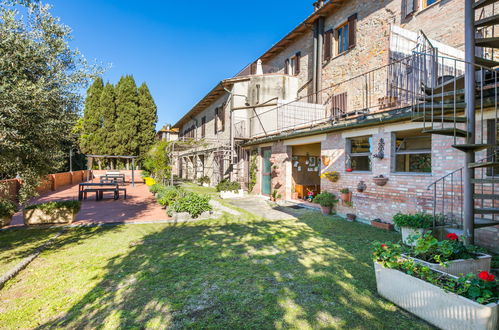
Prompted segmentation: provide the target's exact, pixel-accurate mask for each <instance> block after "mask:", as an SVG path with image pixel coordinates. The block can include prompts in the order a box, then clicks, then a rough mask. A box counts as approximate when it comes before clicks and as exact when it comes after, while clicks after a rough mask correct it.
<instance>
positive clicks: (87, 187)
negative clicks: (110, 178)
mask: <svg viewBox="0 0 499 330" xmlns="http://www.w3.org/2000/svg"><path fill="white" fill-rule="evenodd" d="M106 191H110V192H114V199H115V200H116V199H119V198H120V191H123V193H124V197H125V199H126V188H120V187H119V184H118V183H117V182H116V183H80V184H79V186H78V200H82V199H87V194H88V193H89V192H95V200H97V201H99V200H101V199H103V198H104V192H106Z"/></svg>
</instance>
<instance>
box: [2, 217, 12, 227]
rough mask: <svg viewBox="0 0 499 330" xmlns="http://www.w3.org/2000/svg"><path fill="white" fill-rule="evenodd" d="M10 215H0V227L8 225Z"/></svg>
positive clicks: (10, 218) (10, 220)
mask: <svg viewBox="0 0 499 330" xmlns="http://www.w3.org/2000/svg"><path fill="white" fill-rule="evenodd" d="M11 222H12V217H3V218H2V217H0V228H2V227H5V226H8V225H10V223H11Z"/></svg>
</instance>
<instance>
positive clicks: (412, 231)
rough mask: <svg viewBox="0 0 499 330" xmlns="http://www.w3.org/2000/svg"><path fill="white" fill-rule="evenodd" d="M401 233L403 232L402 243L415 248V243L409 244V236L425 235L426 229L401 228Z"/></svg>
mask: <svg viewBox="0 0 499 330" xmlns="http://www.w3.org/2000/svg"><path fill="white" fill-rule="evenodd" d="M400 231H401V232H402V242H404V244H407V245H411V246H414V245H415V243H412V244H409V242H408V238H409V236H412V235H416V234H419V235H421V234H424V232H425V229H423V228H411V227H400Z"/></svg>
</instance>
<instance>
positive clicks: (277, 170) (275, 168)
mask: <svg viewBox="0 0 499 330" xmlns="http://www.w3.org/2000/svg"><path fill="white" fill-rule="evenodd" d="M272 173H273V174H274V175H275V176H277V175H279V174H281V169H280V168H279V166H277V165H272Z"/></svg>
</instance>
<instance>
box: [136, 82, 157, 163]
mask: <svg viewBox="0 0 499 330" xmlns="http://www.w3.org/2000/svg"><path fill="white" fill-rule="evenodd" d="M138 120H139V127H138V136H137V137H138V142H139V145H138V146H139V148H138V155H139V157H140V158H142V157H143V156H145V154H146V153H147V152H148V151H149V149H151V146H152V145H153V144H154V141H155V137H156V123H157V121H158V115H157V106H156V103H155V102H154V99H153V98H152V96H151V93H150V91H149V88H148V87H147V84H146V83H142V85H141V86H140V87H139V116H138Z"/></svg>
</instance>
